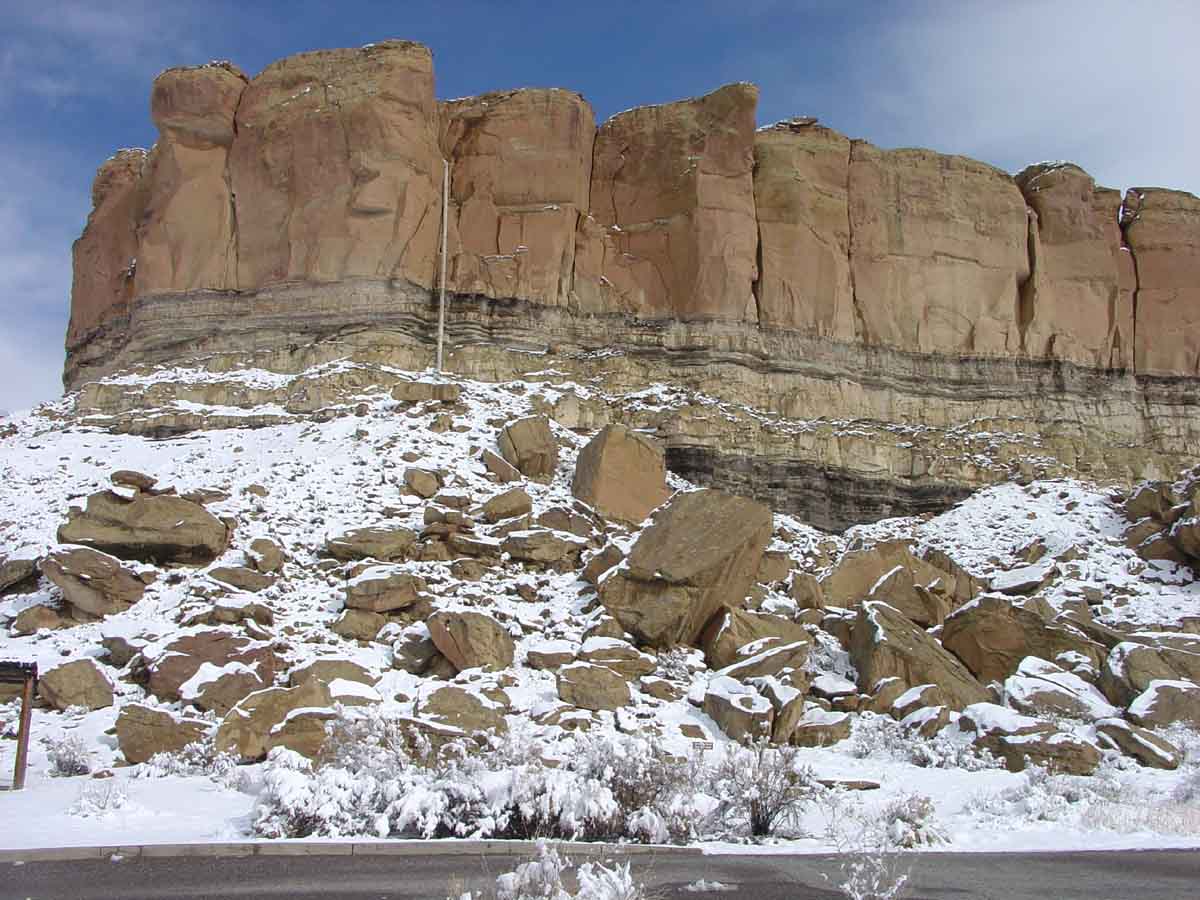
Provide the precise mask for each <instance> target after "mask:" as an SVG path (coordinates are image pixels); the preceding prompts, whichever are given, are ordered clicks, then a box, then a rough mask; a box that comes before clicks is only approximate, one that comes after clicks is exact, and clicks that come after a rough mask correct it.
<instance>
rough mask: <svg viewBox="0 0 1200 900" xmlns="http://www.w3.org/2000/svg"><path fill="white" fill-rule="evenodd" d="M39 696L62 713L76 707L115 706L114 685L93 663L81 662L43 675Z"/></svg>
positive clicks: (39, 683) (88, 661) (63, 666)
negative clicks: (62, 710)
mask: <svg viewBox="0 0 1200 900" xmlns="http://www.w3.org/2000/svg"><path fill="white" fill-rule="evenodd" d="M38 696H39V697H41V698H42V699H43V700H45V701H46V702H47V703H49V704H50V705H51V706H53V707H54V708H55V709H60V710H61V709H68V708H70V707H72V706H82V707H83V708H84V709H104V708H105V707H108V706H112V704H113V689H112V682H110V681H109V680H108V676H106V675H105V674H104V672H103V671H101V669H100V667H99V666H98V665H96V663H95V662H94V661H93V660H91V659H77V660H75V661H74V662H69V663H64V664H63V665H61V666H55V667H54V668H53V669H49V670H47V671H45V672H43V673H41V675H40V677H39V678H38Z"/></svg>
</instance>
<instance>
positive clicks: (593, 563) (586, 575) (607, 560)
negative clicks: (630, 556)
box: [580, 544, 625, 586]
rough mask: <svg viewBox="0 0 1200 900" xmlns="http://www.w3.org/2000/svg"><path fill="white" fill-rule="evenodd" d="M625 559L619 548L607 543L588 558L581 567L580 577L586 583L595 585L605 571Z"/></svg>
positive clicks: (608, 570)
mask: <svg viewBox="0 0 1200 900" xmlns="http://www.w3.org/2000/svg"><path fill="white" fill-rule="evenodd" d="M623 559H625V554H624V553H622V552H621V548H620V547H618V546H617V545H616V544H608V545H606V546H605V547H604V549H603V550H599V551H597V552H596V553H593V554H592V555H591V557H589V558H588V561H587V564H586V565H585V566H584V567H583V572H581V573H580V577H582V578H583V580H584V581H586V582H587V583H588V584H591V585H593V586H597V585H599V584H600V579H601V578H603V577H604V575H605V573H607V572H610V571H611V570H612V568H613V566H615V565H617V564H618V563H619V562H621V561H622V560H623Z"/></svg>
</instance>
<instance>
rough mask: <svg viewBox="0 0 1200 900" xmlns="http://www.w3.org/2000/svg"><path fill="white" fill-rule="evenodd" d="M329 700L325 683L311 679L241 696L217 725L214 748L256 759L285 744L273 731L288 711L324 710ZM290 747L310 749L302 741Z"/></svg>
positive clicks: (285, 717)
mask: <svg viewBox="0 0 1200 900" xmlns="http://www.w3.org/2000/svg"><path fill="white" fill-rule="evenodd" d="M331 702H332V698H331V697H330V694H329V688H328V686H327V685H326V684H325V683H324V682H323V681H321V680H319V679H316V678H313V679H310V680H308V681H306V682H304V683H303V684H301V685H299V686H298V687H294V688H267V689H266V690H262V691H256V692H254V693H253V694H250V695H249V696H248V697H245V698H243V699H242V700H241V702H239V703H238V704H237V706H235V707H234V708H233V709H231V710H230V711H229V712H228V713H227V714H226V715H225V718H224V719H222V720H221V724H220V725H219V726H218V727H217V734H216V748H217V750H218V751H219V752H233V753H237V754H238V756H240V757H241V758H242V759H245V760H257V759H262V758H263V757H264V756H266V755H267V751H269V750H270V749H271V748H272V747H281V746H287V744H285V743H284V740H285V737H286V736H285V735H283V734H281V733H279V732H276V731H275V729H276V727H277V726H280V725H284V724H285V720H286V719H287V718H288V716H289V714H290V713H292V712H294V711H296V710H308V709H313V710H324V709H327V708H328V707H329V706H330V704H331ZM289 743H291V744H292V746H291V748H290V749H293V750H296V751H297V752H301V753H302V752H305V751H306V750H307V751H310V752H311V751H312V747H311V744H308V743H307V742H305V743H304V744H303V745H302V746H297V745H296V742H289Z"/></svg>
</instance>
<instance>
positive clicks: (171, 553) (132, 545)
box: [58, 491, 229, 565]
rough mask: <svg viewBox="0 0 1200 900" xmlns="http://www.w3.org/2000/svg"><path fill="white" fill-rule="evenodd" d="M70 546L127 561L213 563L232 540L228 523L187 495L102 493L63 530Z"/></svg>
mask: <svg viewBox="0 0 1200 900" xmlns="http://www.w3.org/2000/svg"><path fill="white" fill-rule="evenodd" d="M58 540H59V541H60V542H61V543H64V544H83V545H85V546H88V547H94V548H96V549H97V550H102V551H104V552H105V553H111V554H112V555H114V556H117V557H120V558H121V559H138V560H142V561H143V562H153V563H160V564H161V563H168V562H178V563H189V564H192V565H204V564H206V563H210V562H212V561H213V560H214V559H216V558H217V557H218V556H220V555H221V554H222V553H223V552H224V551H225V548H226V546H228V544H229V532H228V529H227V528H226V527H225V523H224V522H222V521H221V520H220V519H218V518H217V517H216V516H214V515H213V514H212V513H210V512H209V511H208V510H206V509H205V508H204V507H203V506H201V505H200V504H198V503H193V502H192V501H190V500H184V499H183V498H182V497H172V496H165V495H163V496H152V495H149V494H142V493H137V494H135V495H134V496H133V497H132V498H128V497H124V496H122V495H121V494H118V493H116V492H114V491H100V492H99V493H96V494H92V495H91V496H90V497H88V499H87V507H86V509H85V510H84V511H82V512H80V511H79V510H78V509H76V508H74V507H73V508H72V511H71V512H70V513H69V514H68V519H67V522H66V523H65V524H64V525H62V526H61V527H60V528H59V529H58Z"/></svg>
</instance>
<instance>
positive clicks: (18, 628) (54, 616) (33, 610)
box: [9, 603, 69, 635]
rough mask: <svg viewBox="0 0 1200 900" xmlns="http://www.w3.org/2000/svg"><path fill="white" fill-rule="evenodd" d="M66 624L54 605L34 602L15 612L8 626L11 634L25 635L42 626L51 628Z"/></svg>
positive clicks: (36, 630) (40, 628)
mask: <svg viewBox="0 0 1200 900" xmlns="http://www.w3.org/2000/svg"><path fill="white" fill-rule="evenodd" d="M68 624H69V623H67V622H66V621H65V620H64V619H63V617H62V614H61V613H60V612H59V611H58V610H57V609H55V608H54V607H51V606H46V605H45V604H43V603H35V604H34V605H33V606H27V607H25V608H24V609H23V610H21V611H20V612H19V613H17V617H16V618H15V619H13V620H12V624H11V625H10V626H9V627H10V628H11V629H12V632H13V634H19V635H27V634H34V633H36V632H38V631H41V630H42V629H43V628H48V629H51V630H54V629H56V628H65V627H66V626H67V625H68Z"/></svg>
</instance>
